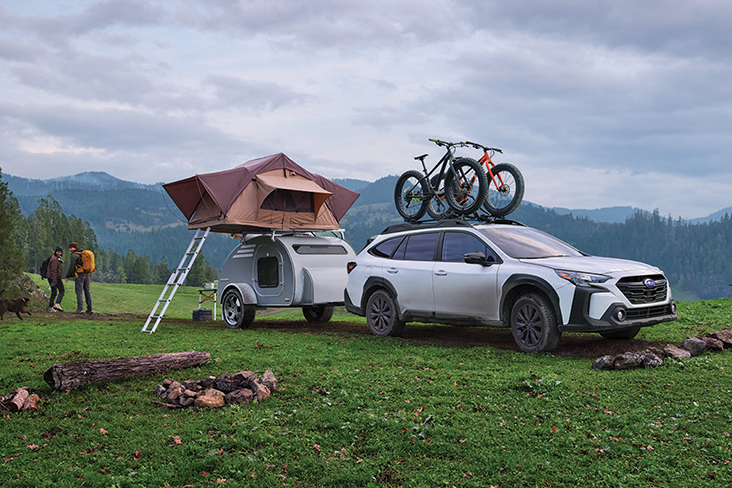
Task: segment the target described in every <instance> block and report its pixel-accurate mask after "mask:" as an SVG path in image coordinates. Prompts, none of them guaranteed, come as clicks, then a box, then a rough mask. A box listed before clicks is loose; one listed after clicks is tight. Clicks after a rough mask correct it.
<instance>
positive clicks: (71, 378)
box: [43, 351, 211, 390]
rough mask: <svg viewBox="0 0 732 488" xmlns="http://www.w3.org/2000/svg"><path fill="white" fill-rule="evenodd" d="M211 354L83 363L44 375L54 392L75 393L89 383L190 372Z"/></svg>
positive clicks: (58, 367)
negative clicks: (187, 370) (75, 390)
mask: <svg viewBox="0 0 732 488" xmlns="http://www.w3.org/2000/svg"><path fill="white" fill-rule="evenodd" d="M210 356H211V355H210V354H209V353H207V352H196V351H189V352H173V353H165V354H154V355H152V356H135V357H126V358H116V359H97V360H79V361H71V362H68V363H59V364H54V365H53V366H51V367H50V368H49V369H48V371H46V372H45V373H44V374H43V379H44V380H46V383H48V384H49V385H50V386H51V387H52V388H53V389H54V390H71V389H73V388H79V387H81V386H84V385H86V384H88V383H101V382H106V381H113V380H117V379H120V378H125V377H128V376H145V375H149V374H156V373H162V372H164V371H168V370H170V369H182V368H190V367H192V366H198V365H199V364H203V363H205V362H206V361H208V359H209V357H210Z"/></svg>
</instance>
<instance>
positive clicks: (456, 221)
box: [381, 216, 524, 234]
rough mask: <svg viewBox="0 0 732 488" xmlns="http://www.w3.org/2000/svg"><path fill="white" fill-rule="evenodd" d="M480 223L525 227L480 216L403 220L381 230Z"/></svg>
mask: <svg viewBox="0 0 732 488" xmlns="http://www.w3.org/2000/svg"><path fill="white" fill-rule="evenodd" d="M478 224H507V225H517V226H521V227H524V224H522V223H521V222H518V221H515V220H508V219H491V218H488V219H486V218H484V217H483V216H481V217H480V218H475V219H440V220H422V221H412V222H403V223H400V224H393V225H390V226H389V227H387V228H386V229H384V230H382V231H381V234H394V233H396V232H404V231H408V230H419V229H440V228H443V227H473V226H474V225H478Z"/></svg>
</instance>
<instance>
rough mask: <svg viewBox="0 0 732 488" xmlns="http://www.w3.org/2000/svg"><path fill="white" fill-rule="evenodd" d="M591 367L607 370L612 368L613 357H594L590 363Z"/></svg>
mask: <svg viewBox="0 0 732 488" xmlns="http://www.w3.org/2000/svg"><path fill="white" fill-rule="evenodd" d="M592 369H601V370H609V369H613V357H612V356H610V355H607V356H602V357H599V358H597V359H595V362H594V363H592Z"/></svg>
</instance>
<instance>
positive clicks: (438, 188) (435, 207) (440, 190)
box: [427, 176, 450, 220]
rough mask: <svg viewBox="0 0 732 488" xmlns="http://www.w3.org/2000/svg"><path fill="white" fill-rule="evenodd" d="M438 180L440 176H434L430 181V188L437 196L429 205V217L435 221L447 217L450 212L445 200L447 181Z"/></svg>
mask: <svg viewBox="0 0 732 488" xmlns="http://www.w3.org/2000/svg"><path fill="white" fill-rule="evenodd" d="M438 178H439V177H438V176H433V177H432V179H431V180H430V186H432V189H433V190H434V191H435V195H434V196H433V197H432V198H430V201H429V202H428V203H427V215H429V216H430V217H431V218H433V219H435V220H440V219H441V218H443V217H445V214H446V213H447V212H448V211H449V210H450V207H449V206H448V205H447V200H445V180H438Z"/></svg>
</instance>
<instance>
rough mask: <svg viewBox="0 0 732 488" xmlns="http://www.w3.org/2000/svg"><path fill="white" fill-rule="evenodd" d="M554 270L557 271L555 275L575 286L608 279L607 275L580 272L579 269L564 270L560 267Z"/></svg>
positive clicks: (588, 284)
mask: <svg viewBox="0 0 732 488" xmlns="http://www.w3.org/2000/svg"><path fill="white" fill-rule="evenodd" d="M554 271H555V272H556V273H557V276H559V277H560V278H564V279H565V280H567V281H570V282H572V284H574V285H576V286H590V285H593V284H595V283H604V282H606V281H607V280H609V279H610V277H609V276H604V275H596V274H590V273H582V272H581V271H565V270H561V269H555V270H554Z"/></svg>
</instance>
